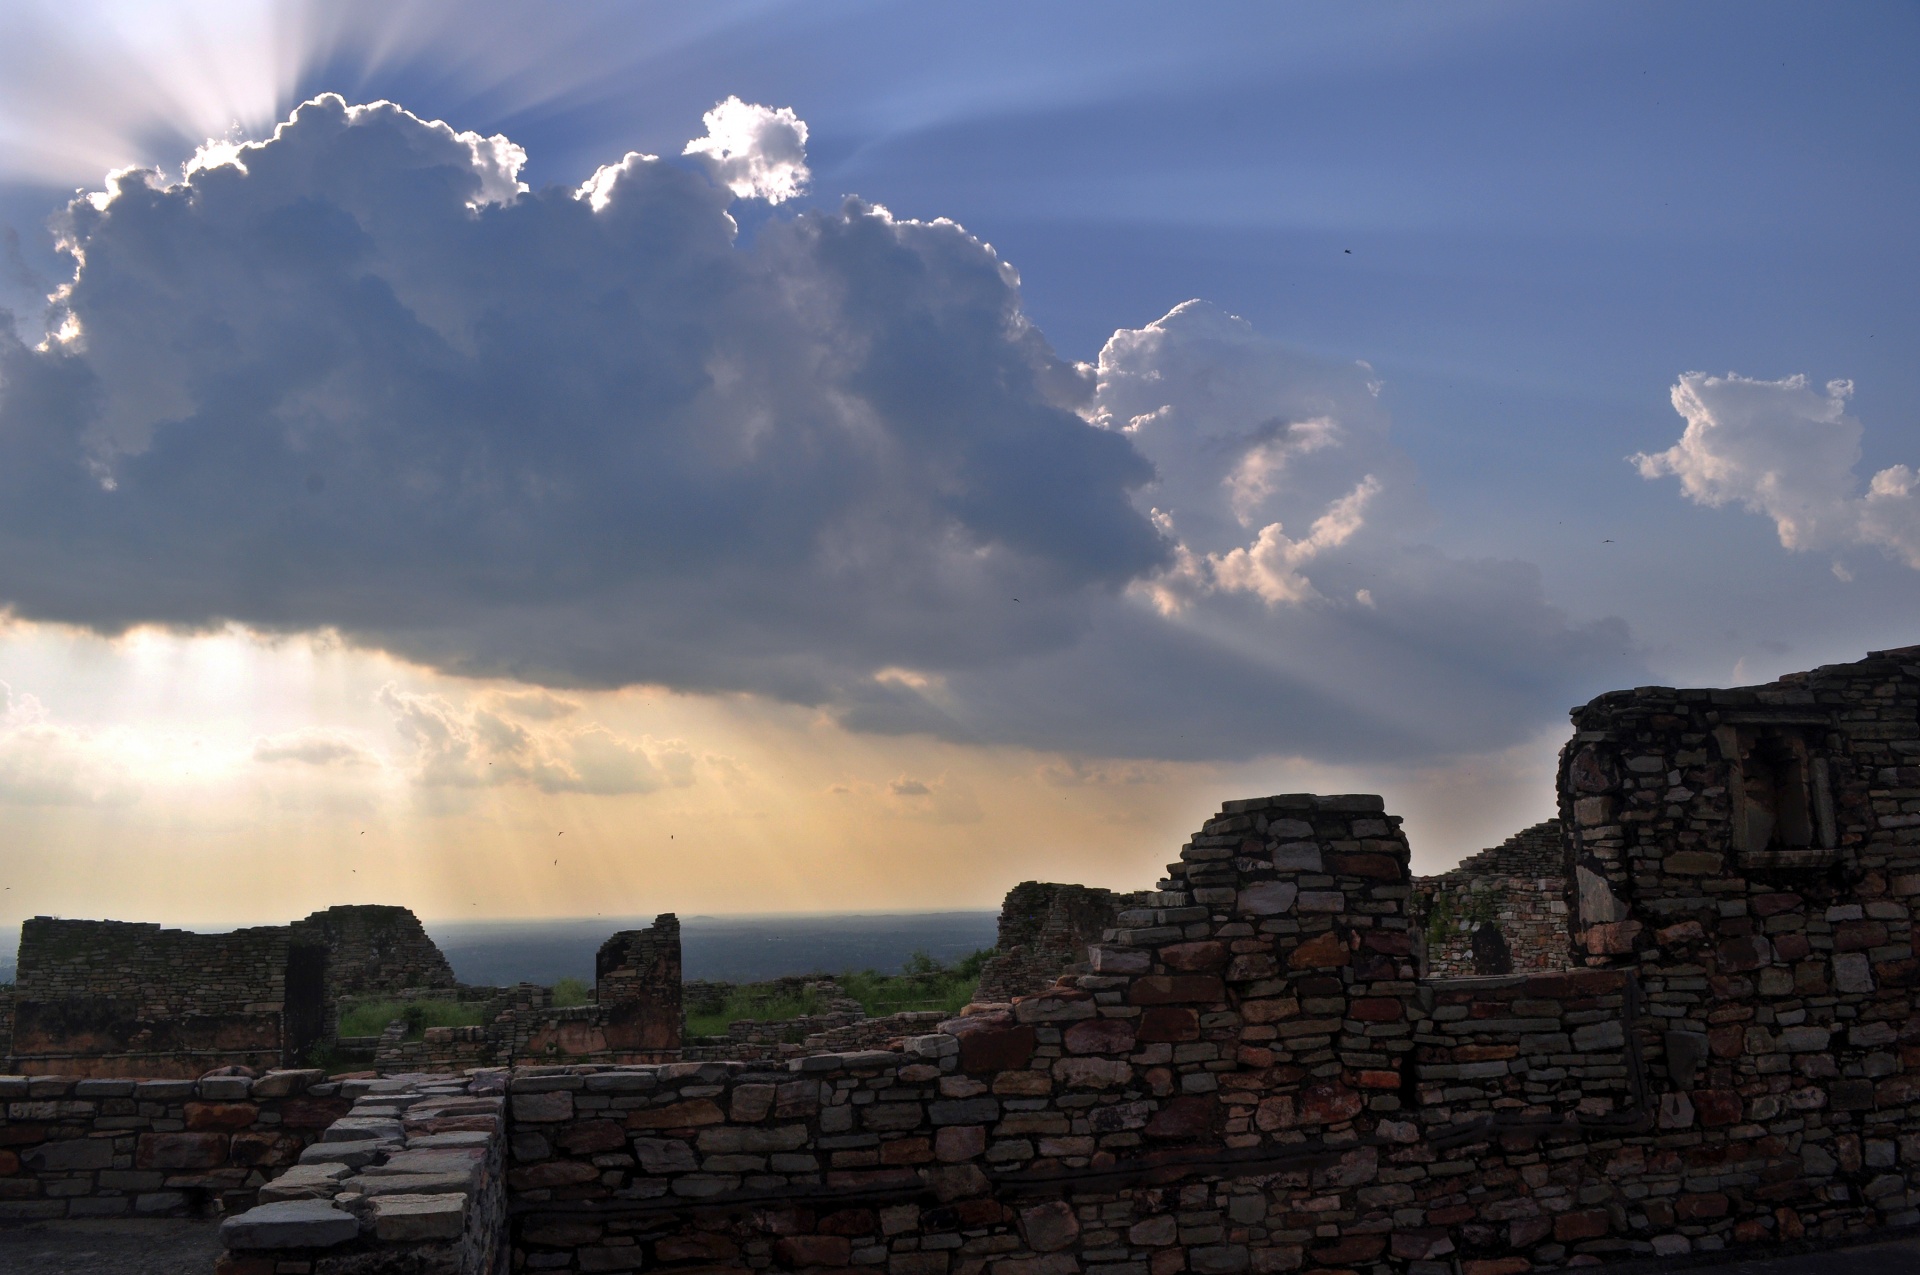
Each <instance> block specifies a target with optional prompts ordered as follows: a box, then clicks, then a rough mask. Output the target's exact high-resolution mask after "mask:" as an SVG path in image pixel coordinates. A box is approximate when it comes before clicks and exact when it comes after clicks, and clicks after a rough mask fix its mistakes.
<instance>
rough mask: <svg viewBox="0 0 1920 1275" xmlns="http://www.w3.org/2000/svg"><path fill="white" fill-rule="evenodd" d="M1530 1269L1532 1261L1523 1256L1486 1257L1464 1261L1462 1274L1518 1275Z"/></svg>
mask: <svg viewBox="0 0 1920 1275" xmlns="http://www.w3.org/2000/svg"><path fill="white" fill-rule="evenodd" d="M1532 1269H1533V1263H1532V1262H1529V1261H1528V1260H1527V1259H1526V1258H1524V1257H1486V1258H1481V1259H1480V1260H1479V1261H1474V1262H1467V1263H1465V1266H1464V1271H1463V1275H1520V1272H1521V1271H1530V1270H1532Z"/></svg>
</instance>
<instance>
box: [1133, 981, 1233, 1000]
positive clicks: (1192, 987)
mask: <svg viewBox="0 0 1920 1275" xmlns="http://www.w3.org/2000/svg"><path fill="white" fill-rule="evenodd" d="M1226 997H1227V986H1226V984H1225V983H1222V982H1221V981H1220V980H1219V979H1218V978H1216V977H1214V976H1212V975H1210V974H1143V975H1141V976H1140V977H1139V978H1136V979H1134V980H1133V986H1131V987H1130V988H1128V989H1127V1000H1128V1002H1129V1003H1131V1004H1134V1005H1190V1004H1195V1003H1198V1004H1202V1005H1211V1004H1213V1003H1215V1002H1217V1001H1222V1000H1225V999H1226Z"/></svg>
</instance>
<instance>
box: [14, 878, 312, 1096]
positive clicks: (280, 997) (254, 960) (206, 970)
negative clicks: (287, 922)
mask: <svg viewBox="0 0 1920 1275" xmlns="http://www.w3.org/2000/svg"><path fill="white" fill-rule="evenodd" d="M289 947H290V935H289V933H288V931H287V930H286V929H285V928H284V927H279V928H259V929H247V930H235V931H233V932H232V933H230V934H193V933H189V932H187V931H184V930H165V929H162V928H161V927H160V926H158V925H151V924H139V923H134V922H126V921H64V920H57V919H55V918H53V917H44V916H40V917H34V918H32V919H31V920H29V921H27V922H26V924H25V925H23V926H22V927H21V932H20V961H19V974H18V982H17V983H16V984H15V993H14V1003H13V1014H14V1026H13V1033H12V1043H11V1046H10V1055H9V1058H10V1061H9V1070H13V1071H20V1072H29V1073H33V1074H68V1075H94V1076H107V1075H120V1076H150V1077H151V1076H183V1077H192V1076H198V1075H200V1074H201V1073H202V1072H205V1071H207V1070H209V1069H210V1068H212V1067H215V1066H219V1065H222V1064H230V1063H231V1064H240V1065H244V1066H250V1067H256V1068H264V1067H277V1066H280V1065H281V1064H282V1062H283V1061H284V1060H285V1054H286V1052H287V1045H288V1035H287V1031H286V1023H285V1010H286V977H287V964H288V956H289Z"/></svg>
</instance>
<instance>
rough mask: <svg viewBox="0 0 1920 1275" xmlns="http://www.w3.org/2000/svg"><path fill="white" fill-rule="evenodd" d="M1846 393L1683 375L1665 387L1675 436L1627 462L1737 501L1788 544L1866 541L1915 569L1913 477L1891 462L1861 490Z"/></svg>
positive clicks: (1917, 512)
mask: <svg viewBox="0 0 1920 1275" xmlns="http://www.w3.org/2000/svg"><path fill="white" fill-rule="evenodd" d="M1852 394H1853V383H1852V382H1851V381H1829V382H1827V384H1826V386H1825V387H1824V389H1815V388H1814V387H1813V386H1812V385H1810V384H1809V383H1808V381H1807V378H1806V377H1805V376H1790V377H1787V378H1786V379H1784V380H1779V381H1761V380H1753V379H1750V378H1748V377H1744V376H1739V375H1737V374H1735V373H1731V372H1729V373H1728V374H1727V375H1726V376H1707V375H1705V374H1703V373H1700V372H1689V373H1687V374H1686V375H1684V376H1682V377H1681V378H1680V380H1679V381H1678V382H1677V383H1676V384H1675V385H1674V387H1673V407H1674V410H1675V411H1677V412H1679V413H1680V415H1681V417H1682V418H1683V419H1684V420H1685V421H1686V422H1687V426H1686V430H1685V431H1684V432H1683V433H1682V434H1681V436H1680V440H1679V441H1678V442H1676V443H1675V444H1674V445H1673V446H1672V447H1669V448H1667V449H1666V450H1665V451H1663V452H1654V453H1651V454H1649V453H1645V452H1642V453H1640V454H1638V455H1635V456H1633V457H1630V459H1631V461H1632V462H1633V464H1634V465H1635V466H1636V467H1637V468H1638V469H1639V471H1640V475H1641V477H1643V478H1650V479H1651V478H1661V477H1665V476H1668V475H1671V476H1673V477H1676V478H1678V479H1679V480H1680V490H1681V491H1682V492H1684V493H1685V494H1686V496H1687V498H1688V499H1690V500H1692V501H1694V502H1695V503H1697V504H1702V505H1708V506H1711V507H1713V508H1719V507H1721V506H1724V505H1727V504H1739V505H1740V506H1741V507H1743V508H1745V509H1748V510H1750V511H1752V512H1753V513H1757V514H1762V515H1764V516H1766V517H1768V518H1771V519H1772V520H1773V523H1774V527H1775V529H1776V530H1777V531H1778V533H1779V536H1780V543H1781V545H1783V546H1784V547H1786V548H1788V549H1792V550H1796V551H1809V550H1834V549H1840V548H1845V547H1849V546H1865V547H1871V548H1877V549H1880V550H1882V551H1884V552H1885V553H1887V554H1889V555H1890V556H1892V557H1894V558H1897V559H1899V560H1900V561H1902V562H1904V563H1905V564H1906V565H1907V566H1909V567H1912V568H1914V569H1915V570H1920V492H1917V491H1916V486H1920V477H1917V476H1916V475H1915V473H1914V471H1913V470H1912V469H1910V468H1909V467H1908V466H1906V465H1894V466H1891V467H1890V468H1887V469H1883V470H1881V471H1879V472H1878V473H1876V474H1875V475H1873V477H1872V478H1871V479H1870V480H1868V482H1867V483H1866V485H1865V491H1864V492H1862V490H1861V482H1860V479H1859V477H1858V475H1857V474H1856V473H1855V467H1856V466H1858V465H1859V463H1860V442H1861V438H1862V436H1863V434H1864V428H1863V426H1862V425H1861V423H1860V421H1859V420H1858V419H1856V418H1855V417H1853V416H1851V415H1849V414H1848V412H1847V400H1848V399H1849V398H1850V397H1851V396H1852ZM1835 569H1836V573H1838V574H1840V575H1841V576H1842V578H1843V579H1844V578H1847V576H1846V572H1845V568H1844V567H1841V566H1839V565H1837V564H1836V568H1835Z"/></svg>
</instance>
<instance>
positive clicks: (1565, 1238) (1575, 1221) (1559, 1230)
mask: <svg viewBox="0 0 1920 1275" xmlns="http://www.w3.org/2000/svg"><path fill="white" fill-rule="evenodd" d="M1610 1223H1611V1219H1610V1218H1609V1217H1608V1216H1607V1211H1606V1210H1605V1209H1579V1210H1576V1211H1574V1212H1572V1213H1562V1214H1561V1215H1560V1216H1558V1217H1556V1218H1554V1219H1553V1238H1554V1239H1556V1240H1558V1241H1560V1242H1561V1243H1562V1244H1566V1243H1569V1242H1571V1241H1573V1240H1592V1239H1598V1238H1599V1237H1600V1236H1602V1235H1605V1234H1606V1233H1607V1228H1608V1226H1609V1225H1610Z"/></svg>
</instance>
